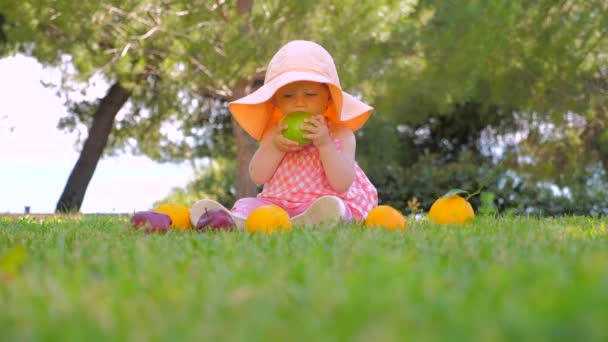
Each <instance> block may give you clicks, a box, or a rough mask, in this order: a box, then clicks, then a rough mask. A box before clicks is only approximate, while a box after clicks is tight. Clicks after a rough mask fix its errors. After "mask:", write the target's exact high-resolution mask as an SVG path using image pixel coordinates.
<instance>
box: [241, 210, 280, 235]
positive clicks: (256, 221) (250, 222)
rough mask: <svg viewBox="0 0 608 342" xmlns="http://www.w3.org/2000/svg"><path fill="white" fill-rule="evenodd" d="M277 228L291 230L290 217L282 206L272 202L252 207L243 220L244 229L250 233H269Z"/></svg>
mask: <svg viewBox="0 0 608 342" xmlns="http://www.w3.org/2000/svg"><path fill="white" fill-rule="evenodd" d="M279 229H280V230H281V231H282V232H285V231H288V230H291V219H290V218H289V214H287V212H286V211H285V210H284V209H283V208H281V207H279V206H277V205H274V204H269V205H263V206H260V207H257V208H255V209H253V211H251V213H250V214H249V216H248V217H247V220H246V221H245V230H246V231H248V232H251V233H266V234H271V233H273V232H275V231H276V230H279Z"/></svg>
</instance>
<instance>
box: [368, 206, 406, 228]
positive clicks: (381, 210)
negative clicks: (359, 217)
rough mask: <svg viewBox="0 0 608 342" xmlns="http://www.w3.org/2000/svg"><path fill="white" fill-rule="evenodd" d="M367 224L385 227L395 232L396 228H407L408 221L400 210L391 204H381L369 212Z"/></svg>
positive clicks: (369, 226) (370, 226)
mask: <svg viewBox="0 0 608 342" xmlns="http://www.w3.org/2000/svg"><path fill="white" fill-rule="evenodd" d="M365 226H366V227H367V228H373V227H378V228H384V229H388V230H390V231H393V232H394V231H395V230H405V229H406V228H407V221H406V220H405V216H403V214H401V212H399V210H397V209H395V208H393V207H391V206H389V205H379V206H377V207H375V208H373V209H372V210H370V211H369V213H367V217H366V218H365Z"/></svg>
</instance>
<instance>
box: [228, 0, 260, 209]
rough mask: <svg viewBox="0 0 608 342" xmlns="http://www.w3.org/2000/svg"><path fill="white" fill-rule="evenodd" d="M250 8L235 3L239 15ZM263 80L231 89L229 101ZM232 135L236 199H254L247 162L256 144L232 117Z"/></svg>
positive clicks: (247, 1) (247, 0)
mask: <svg viewBox="0 0 608 342" xmlns="http://www.w3.org/2000/svg"><path fill="white" fill-rule="evenodd" d="M252 8H253V0H238V1H237V9H238V13H239V14H240V15H247V14H249V13H251V10H252ZM263 80H264V78H263V75H262V81H261V83H260V81H259V75H258V76H257V77H256V78H255V79H253V80H250V81H244V82H240V83H239V84H237V85H236V86H235V87H234V89H232V96H231V100H236V99H239V98H241V97H243V96H245V95H248V94H250V93H251V92H253V91H254V90H256V89H257V88H258V87H259V86H260V85H261V84H263V82H264V81H263ZM232 134H234V141H235V143H236V158H237V170H236V198H237V199H239V198H243V197H255V195H256V194H257V187H256V185H255V183H253V182H252V181H251V178H250V177H249V162H250V161H251V157H253V154H254V153H255V150H256V149H257V143H256V141H255V139H253V138H252V137H251V136H249V134H247V132H245V130H244V129H243V128H242V127H241V126H240V125H239V124H238V122H236V120H234V117H232Z"/></svg>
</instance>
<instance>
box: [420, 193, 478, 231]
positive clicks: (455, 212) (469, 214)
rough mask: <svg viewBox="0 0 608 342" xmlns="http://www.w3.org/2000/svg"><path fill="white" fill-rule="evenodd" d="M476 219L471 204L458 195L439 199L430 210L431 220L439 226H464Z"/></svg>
mask: <svg viewBox="0 0 608 342" xmlns="http://www.w3.org/2000/svg"><path fill="white" fill-rule="evenodd" d="M474 217H475V212H473V207H472V206H471V203H469V202H468V201H467V200H466V199H464V198H462V197H460V196H458V195H452V196H448V197H440V198H438V199H437V200H436V201H435V202H434V203H433V205H432V206H431V210H429V219H430V220H431V221H433V222H435V223H437V224H463V223H467V222H470V221H471V220H472V219H473V218H474Z"/></svg>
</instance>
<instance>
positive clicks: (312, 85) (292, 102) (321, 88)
mask: <svg viewBox="0 0 608 342" xmlns="http://www.w3.org/2000/svg"><path fill="white" fill-rule="evenodd" d="M330 99H331V97H330V93H329V89H328V87H327V85H325V84H323V83H317V82H310V81H297V82H293V83H289V84H287V85H285V86H283V87H281V88H280V89H279V90H277V92H276V93H275V94H274V100H275V104H276V105H277V106H278V107H279V109H281V112H283V114H285V115H287V114H290V113H293V112H307V113H310V114H312V115H323V113H325V110H326V109H327V106H328V105H329V103H330Z"/></svg>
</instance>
